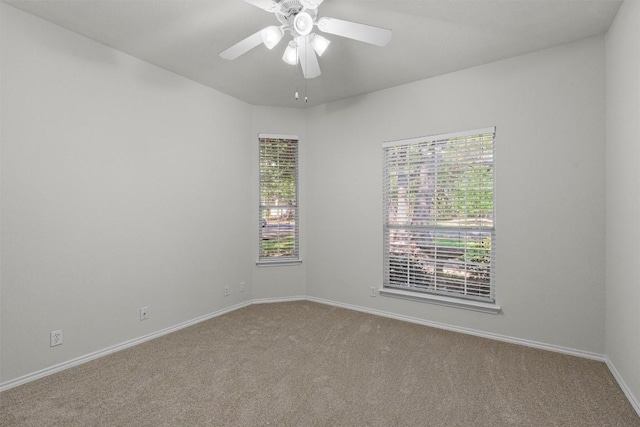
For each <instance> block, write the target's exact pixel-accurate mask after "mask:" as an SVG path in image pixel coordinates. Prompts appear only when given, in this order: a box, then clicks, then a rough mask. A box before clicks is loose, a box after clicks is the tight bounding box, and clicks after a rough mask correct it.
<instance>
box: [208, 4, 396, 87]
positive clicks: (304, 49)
mask: <svg viewBox="0 0 640 427" xmlns="http://www.w3.org/2000/svg"><path fill="white" fill-rule="evenodd" d="M244 1H245V2H246V3H249V4H251V5H253V6H256V7H259V8H261V9H264V10H266V11H267V12H271V13H273V14H275V15H276V18H277V19H278V21H280V24H281V25H279V26H278V25H270V26H268V27H265V28H263V29H261V30H260V31H258V32H256V33H254V34H252V35H250V36H249V37H247V38H246V39H244V40H241V41H240V42H238V43H236V44H234V45H233V46H231V47H230V48H228V49H226V50H223V51H222V52H220V56H221V57H222V58H224V59H228V60H233V59H236V58H237V57H239V56H240V55H243V54H245V53H247V52H248V51H250V50H251V49H253V48H255V47H257V46H258V45H260V44H261V43H262V44H264V45H265V46H266V47H267V48H268V49H273V48H274V47H275V46H276V45H277V44H278V43H280V40H281V39H282V38H283V37H284V34H285V33H286V32H289V34H290V35H291V40H290V41H289V43H288V45H287V47H286V49H285V51H284V55H283V56H282V60H283V61H284V62H286V63H287V64H290V65H297V64H300V68H302V73H303V75H304V78H305V79H313V78H315V77H318V76H319V75H320V73H321V71H320V64H319V63H318V57H317V56H316V54H317V55H318V56H322V54H323V53H324V51H325V50H326V49H327V46H329V43H330V41H329V40H327V39H326V38H324V37H322V36H321V35H320V34H316V33H314V32H313V27H317V28H318V30H320V31H322V32H324V33H327V34H334V35H337V36H342V37H347V38H350V39H353V40H358V41H361V42H365V43H370V44H373V45H376V46H386V45H387V43H389V41H390V40H391V34H392V32H391V30H388V29H386V28H380V27H373V26H371V25H365V24H358V23H356V22H350V21H343V20H341V19H336V18H329V17H322V18H319V19H318V6H320V4H321V3H322V2H323V1H324V0H244Z"/></svg>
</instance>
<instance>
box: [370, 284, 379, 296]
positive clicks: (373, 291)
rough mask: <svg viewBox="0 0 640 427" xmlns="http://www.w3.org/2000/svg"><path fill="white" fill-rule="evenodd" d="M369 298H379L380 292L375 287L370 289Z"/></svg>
mask: <svg viewBox="0 0 640 427" xmlns="http://www.w3.org/2000/svg"><path fill="white" fill-rule="evenodd" d="M369 296H370V297H377V296H378V290H377V289H376V287H375V286H372V287H370V288H369Z"/></svg>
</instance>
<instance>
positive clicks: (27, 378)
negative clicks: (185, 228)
mask: <svg viewBox="0 0 640 427" xmlns="http://www.w3.org/2000/svg"><path fill="white" fill-rule="evenodd" d="M251 304H253V302H252V301H245V302H243V303H240V304H236V305H233V306H231V307H227V308H223V309H222V310H218V311H214V312H212V313H209V314H205V315H204V316H200V317H196V318H195V319H191V320H187V321H186V322H182V323H179V324H177V325H174V326H170V327H168V328H165V329H161V330H159V331H157V332H153V333H150V334H148V335H143V336H141V337H139V338H134V339H132V340H129V341H125V342H123V343H120V344H116V345H114V346H111V347H107V348H104V349H102V350H98V351H94V352H93V353H89V354H85V355H84V356H80V357H76V358H75V359H71V360H68V361H66V362H62V363H59V364H57V365H53V366H50V367H48V368H44V369H41V370H39V371H36V372H32V373H30V374H27V375H23V376H21V377H18V378H15V379H13V380H9V381H6V382H3V383H0V392H2V391H5V390H8V389H10V388H13V387H17V386H19V385H22V384H26V383H28V382H31V381H35V380H37V379H40V378H43V377H46V376H48V375H51V374H55V373H56V372H60V371H64V370H65V369H69V368H73V367H74V366H78V365H82V364H83V363H87V362H89V361H91V360H94V359H98V358H100V357H103V356H107V355H109V354H112V353H116V352H118V351H120V350H124V349H125V348H129V347H133V346H135V345H138V344H142V343H143V342H145V341H149V340H152V339H154V338H158V337H161V336H163V335H167V334H170V333H171V332H175V331H178V330H180V329H183V328H186V327H188V326H191V325H195V324H196V323H200V322H204V321H205V320H209V319H212V318H214V317H218V316H221V315H223V314H226V313H229V312H231V311H235V310H238V309H240V308H243V307H247V306H249V305H251Z"/></svg>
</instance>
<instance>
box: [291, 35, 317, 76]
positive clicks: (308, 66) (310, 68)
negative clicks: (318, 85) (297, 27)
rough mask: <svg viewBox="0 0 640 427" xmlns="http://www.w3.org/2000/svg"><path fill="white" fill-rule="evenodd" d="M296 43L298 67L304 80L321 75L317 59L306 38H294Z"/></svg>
mask: <svg viewBox="0 0 640 427" xmlns="http://www.w3.org/2000/svg"><path fill="white" fill-rule="evenodd" d="M296 43H298V56H299V59H300V67H301V68H302V74H303V75H304V78H305V79H314V78H316V77H318V76H319V75H320V74H321V71H320V64H318V57H317V56H316V52H315V51H314V50H313V46H311V42H310V41H309V37H308V36H300V37H296Z"/></svg>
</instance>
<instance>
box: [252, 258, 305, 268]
mask: <svg viewBox="0 0 640 427" xmlns="http://www.w3.org/2000/svg"><path fill="white" fill-rule="evenodd" d="M300 264H302V260H301V259H282V260H273V261H259V260H258V261H256V265H257V266H258V267H286V266H289V265H300Z"/></svg>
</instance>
